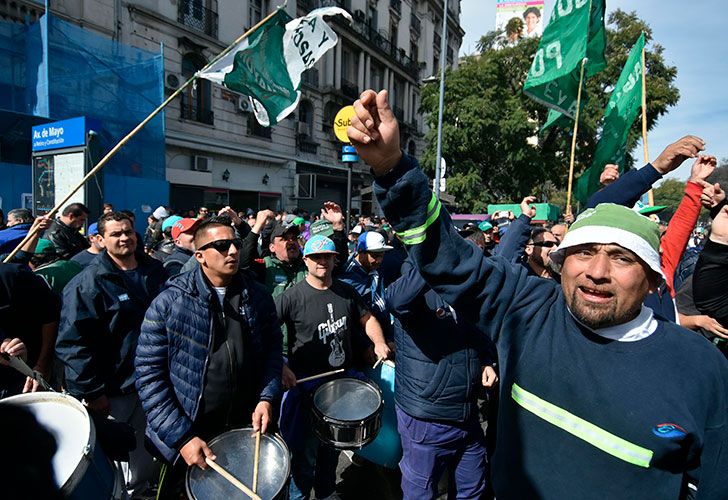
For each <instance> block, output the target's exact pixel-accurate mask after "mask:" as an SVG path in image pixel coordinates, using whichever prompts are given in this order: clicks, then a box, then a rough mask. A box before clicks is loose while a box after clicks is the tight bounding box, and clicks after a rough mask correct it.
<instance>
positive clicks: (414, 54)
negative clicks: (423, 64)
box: [410, 40, 418, 62]
mask: <svg viewBox="0 0 728 500" xmlns="http://www.w3.org/2000/svg"><path fill="white" fill-rule="evenodd" d="M410 57H411V58H412V60H413V61H415V62H417V60H418V45H417V40H412V41H410Z"/></svg>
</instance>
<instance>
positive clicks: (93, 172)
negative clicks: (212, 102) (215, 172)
mask: <svg viewBox="0 0 728 500" xmlns="http://www.w3.org/2000/svg"><path fill="white" fill-rule="evenodd" d="M276 12H278V9H276V10H274V11H273V12H271V13H270V14H268V15H267V16H266V17H265V18H264V19H262V20H261V21H260V22H259V23H258V24H256V25H255V26H253V27H252V28H250V29H249V30H248V31H246V32H245V33H243V34H242V35H240V36H239V37H238V39H237V40H235V41H234V42H233V43H232V44H230V45H229V46H228V47H226V48H225V50H223V51H222V52H220V53H219V54H218V55H217V56H216V57H214V58H213V59H212V60H211V61H210V62H209V63H207V64H206V65H205V67H204V68H202V69H201V70H200V71H198V72H197V73H195V74H194V75H192V76H191V77H190V79H189V80H187V81H186V82H185V83H183V84H182V85H181V86H180V87H179V88H178V89H177V90H175V91H174V92H172V94H171V95H170V96H169V97H168V98H167V99H165V100H164V102H163V103H162V104H160V105H159V106H157V109H155V110H154V111H152V112H151V113H150V114H149V116H147V117H146V118H145V119H144V120H142V122H141V123H139V125H137V126H136V127H134V128H133V129H132V131H131V132H129V133H128V134H126V136H124V137H123V138H122V139H121V140H120V141H119V142H118V143H117V144H116V146H114V147H113V148H111V150H110V151H109V152H108V153H106V156H104V157H103V158H101V160H99V162H98V163H97V164H96V166H95V167H94V168H92V169H91V170H90V171H89V173H88V174H86V176H85V177H84V178H83V179H81V182H79V183H78V185H77V186H76V187H75V188H73V189H72V190H71V192H69V193H68V194H67V195H66V197H65V198H63V200H61V201H60V202H59V203H57V204H56V206H55V207H53V208H52V209H51V211H50V212H48V213H47V214H46V215H47V216H48V217H49V218H53V216H54V215H56V213H57V212H58V210H60V209H61V208H62V207H63V206H64V205H65V204H66V203H68V200H70V199H71V197H72V196H73V195H74V194H76V192H77V191H78V190H79V189H81V186H83V185H84V184H86V182H88V181H89V179H91V178H92V177H93V176H94V175H96V174H97V173H99V171H100V170H101V169H102V168H104V166H105V165H106V164H107V163H108V162H109V160H110V159H111V158H112V157H113V156H114V155H115V154H116V153H117V152H118V151H119V150H120V149H121V147H122V146H124V144H126V143H127V142H129V141H130V140H131V138H132V137H134V136H135V135H136V134H137V133H138V132H139V131H140V130H141V129H143V128H144V127H145V126H146V124H147V123H149V122H150V121H152V119H153V118H154V117H155V116H157V115H158V114H159V112H160V111H162V110H163V109H164V108H166V107H167V105H168V104H169V103H170V102H172V101H173V100H174V99H175V98H176V97H177V96H179V95H180V94H181V93H182V91H183V90H184V89H186V88H187V87H188V86H190V84H192V83H193V82H194V81H195V80H197V78H199V75H200V73H202V72H203V71H205V70H206V69H207V68H209V67H210V66H212V65H213V64H215V63H216V62H217V61H219V60H220V59H221V58H222V57H224V56H226V55H227V54H228V53H229V52H230V51H231V50H232V49H233V48H234V47H235V46H236V45H237V44H239V43H240V42H242V41H243V40H245V39H246V38H247V37H249V36H250V35H251V34H253V33H254V32H255V31H256V30H257V29H258V28H260V27H261V26H262V25H263V24H264V23H266V22H267V21H268V20H269V19H270V18H272V17H273V16H274V15H275V14H276ZM37 232H38V227H35V228H34V229H32V230H31V231H28V234H27V235H26V236H25V238H23V240H22V241H21V242H20V243H18V245H17V246H16V247H15V249H14V250H13V251H12V252H10V254H8V256H7V257H5V260H3V263H4V264H6V263H8V262H10V261H11V260H12V259H13V257H15V255H16V254H17V253H18V252H19V251H20V249H21V248H23V246H24V245H25V244H26V243H27V242H28V241H30V240H31V239H32V238H33V237H34V236H35V235H36V233H37Z"/></svg>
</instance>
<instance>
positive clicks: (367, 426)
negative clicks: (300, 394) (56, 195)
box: [312, 378, 384, 450]
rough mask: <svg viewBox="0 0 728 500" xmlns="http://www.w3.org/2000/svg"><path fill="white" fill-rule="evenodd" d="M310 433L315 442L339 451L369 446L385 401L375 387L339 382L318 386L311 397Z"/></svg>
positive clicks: (360, 382) (351, 380)
mask: <svg viewBox="0 0 728 500" xmlns="http://www.w3.org/2000/svg"><path fill="white" fill-rule="evenodd" d="M312 406H313V416H314V418H313V429H314V432H315V433H316V435H317V436H318V438H319V439H320V440H321V441H323V442H324V443H327V444H330V445H332V446H334V447H335V448H339V449H342V450H356V449H359V448H361V447H362V446H365V445H367V444H369V443H371V442H372V441H373V440H374V439H375V438H376V437H377V434H378V433H379V428H380V427H381V426H382V410H383V409H384V400H383V399H382V392H381V391H380V390H379V387H377V386H376V385H375V384H373V383H372V382H369V381H364V380H359V379H356V378H340V379H337V380H332V381H330V382H326V383H325V384H323V385H321V387H319V388H318V389H317V390H316V392H315V393H314V395H313V405H312Z"/></svg>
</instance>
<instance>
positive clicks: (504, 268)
mask: <svg viewBox="0 0 728 500" xmlns="http://www.w3.org/2000/svg"><path fill="white" fill-rule="evenodd" d="M354 108H355V111H356V115H355V116H354V118H352V124H351V126H350V127H349V129H348V135H349V138H350V139H351V140H352V143H353V144H354V145H355V147H356V148H357V152H358V154H359V156H360V157H361V158H362V159H363V160H364V161H365V162H366V163H368V164H369V165H370V166H371V167H372V170H373V173H374V175H375V177H376V183H375V192H376V194H377V198H378V200H379V203H380V205H381V207H382V208H383V210H384V213H385V214H386V216H387V219H388V220H390V221H391V222H392V223H393V225H394V228H395V230H396V231H397V234H398V235H399V236H400V237H401V238H402V240H403V242H404V243H405V244H406V245H407V246H408V250H409V253H410V255H411V256H412V258H413V259H414V261H415V262H416V264H417V266H418V267H419V269H420V272H421V274H422V276H423V277H424V278H425V280H426V281H427V282H428V284H429V285H430V286H431V287H432V288H433V289H434V290H435V291H436V292H437V293H438V294H439V295H440V296H441V297H442V298H443V300H445V301H446V302H447V303H448V304H450V305H451V306H452V307H453V308H454V309H455V311H456V312H457V314H458V316H460V317H463V318H466V319H468V320H470V321H473V322H474V323H475V324H476V325H477V327H478V328H479V329H480V330H482V331H483V332H484V334H485V335H487V336H488V337H490V338H491V339H492V340H493V341H494V342H495V343H496V346H497V348H498V355H499V366H500V378H501V386H500V407H499V417H498V443H497V451H496V453H495V456H494V457H493V469H492V470H493V487H494V490H495V495H496V497H497V498H560V499H571V498H600V499H623V498H639V499H651V498H654V499H668V498H672V499H677V498H684V497H685V496H687V493H688V491H689V490H690V489H693V488H697V497H698V498H701V497H702V498H728V482H727V481H725V470H726V469H727V468H728V453H726V450H728V384H726V380H728V363H727V362H726V360H725V359H724V358H723V356H722V355H721V354H720V352H718V351H717V350H716V349H715V348H714V347H713V346H712V345H711V344H710V343H709V342H708V341H706V340H705V339H703V338H700V337H698V336H696V335H693V334H691V333H689V332H687V331H686V330H684V329H683V328H681V327H679V326H677V325H675V324H673V323H670V322H666V321H664V320H662V319H659V318H656V317H655V316H654V315H653V314H652V313H651V311H649V310H648V309H645V308H643V306H642V302H643V299H644V297H645V295H646V294H647V293H648V292H649V291H650V290H652V289H654V288H655V287H656V286H657V285H658V283H659V282H660V281H661V280H662V279H663V275H662V271H661V269H660V265H659V238H658V235H657V227H656V226H655V224H654V223H652V222H650V221H649V220H647V219H646V218H644V217H643V216H641V215H639V214H637V213H635V212H633V211H631V210H630V209H628V208H625V207H620V206H615V205H600V206H597V207H596V208H595V209H594V210H589V211H587V212H585V213H583V214H582V215H581V216H580V217H579V219H578V220H577V222H576V223H575V224H574V225H573V226H572V229H571V230H570V231H569V232H568V233H567V234H566V236H565V238H564V241H563V244H562V245H561V246H560V247H559V248H558V249H557V251H555V252H554V253H553V254H552V260H553V262H554V263H556V264H557V265H560V266H561V278H562V282H561V284H560V285H559V284H557V283H555V282H553V281H549V280H543V279H539V278H536V277H529V276H527V274H526V271H525V270H522V269H518V268H515V267H514V266H512V265H510V264H509V263H507V262H506V261H504V260H502V259H499V258H497V257H496V258H484V257H483V256H482V255H479V252H478V251H477V249H475V248H473V246H472V245H469V244H467V243H466V242H464V241H463V240H462V239H461V238H460V237H459V236H458V235H457V234H456V233H455V231H454V230H453V229H452V222H451V220H450V217H449V215H448V213H447V211H446V210H444V209H443V208H442V206H441V204H440V202H439V200H438V199H437V198H436V197H435V196H434V195H433V194H432V192H431V191H430V190H429V187H428V179H427V177H426V176H425V175H424V174H423V173H422V172H421V171H420V170H419V169H418V168H417V163H416V161H415V160H414V159H412V158H410V157H407V156H405V155H403V153H402V152H401V150H400V148H399V129H398V125H397V121H396V119H395V118H394V115H393V113H392V110H391V108H390V106H389V103H388V101H387V93H386V91H384V92H380V93H379V94H375V93H374V92H373V91H365V92H364V93H363V94H362V97H361V99H359V100H358V101H357V102H355V104H354ZM694 139H695V138H684V139H681V140H680V141H678V142H677V143H675V144H671V145H670V146H668V147H667V148H666V149H665V151H664V152H663V153H662V154H661V155H660V156H659V157H658V159H657V160H656V162H658V160H659V162H658V163H660V164H662V165H667V166H669V167H672V168H674V167H675V166H677V165H679V164H680V163H682V162H683V161H684V160H685V159H686V158H688V157H694V156H696V155H697V154H698V152H699V151H700V150H701V149H702V147H703V146H702V141H699V142H698V141H696V140H694ZM687 373H690V376H689V377H687V376H686V374H687Z"/></svg>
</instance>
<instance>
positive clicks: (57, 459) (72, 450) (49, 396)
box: [2, 392, 95, 488]
mask: <svg viewBox="0 0 728 500" xmlns="http://www.w3.org/2000/svg"><path fill="white" fill-rule="evenodd" d="M2 404H13V405H16V406H21V407H23V408H25V409H26V410H28V411H30V412H31V413H32V414H33V416H34V417H35V419H36V420H37V421H38V423H39V424H40V425H42V426H43V427H44V428H45V429H46V430H47V431H48V432H50V433H51V434H52V435H53V437H54V438H55V440H56V446H57V450H56V454H55V455H53V472H54V474H55V478H56V485H57V486H58V487H59V488H61V487H63V486H64V485H65V484H66V482H67V481H68V480H69V478H70V477H71V475H72V474H73V473H74V471H76V468H77V467H78V465H79V463H80V462H81V458H83V456H84V454H85V452H86V448H87V447H88V446H89V445H91V446H92V448H93V442H94V441H95V436H93V435H92V434H93V432H94V431H93V427H92V424H91V420H90V419H89V417H88V413H87V412H86V408H84V406H83V405H82V404H81V403H80V402H79V401H78V400H76V399H74V398H72V397H71V396H65V395H63V394H59V393H57V392H34V393H29V394H20V395H18V396H11V397H9V398H5V399H3V400H2ZM77 476H78V473H77Z"/></svg>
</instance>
